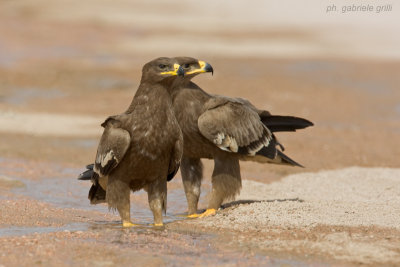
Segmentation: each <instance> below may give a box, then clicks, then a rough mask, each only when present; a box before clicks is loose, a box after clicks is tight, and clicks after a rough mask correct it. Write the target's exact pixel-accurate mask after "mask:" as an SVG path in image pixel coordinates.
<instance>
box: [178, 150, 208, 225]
mask: <svg viewBox="0 0 400 267" xmlns="http://www.w3.org/2000/svg"><path fill="white" fill-rule="evenodd" d="M181 174H182V182H183V187H184V189H185V194H186V199H187V203H188V217H189V218H195V217H191V216H192V215H196V214H197V205H198V203H199V198H200V187H201V180H202V178H203V164H202V163H201V160H200V159H192V158H186V157H182V161H181Z"/></svg>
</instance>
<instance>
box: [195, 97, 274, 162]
mask: <svg viewBox="0 0 400 267" xmlns="http://www.w3.org/2000/svg"><path fill="white" fill-rule="evenodd" d="M198 127H199V130H200V133H201V134H202V135H203V136H204V137H205V138H207V139H208V140H209V141H211V142H213V143H214V144H215V145H216V146H218V147H219V148H220V149H222V150H225V151H229V152H234V153H240V154H245V155H255V154H256V153H257V152H258V151H260V150H261V149H265V148H268V149H269V150H271V152H274V153H275V155H276V148H275V146H276V143H275V142H273V139H274V137H273V135H272V133H271V132H270V130H269V129H268V128H267V127H266V126H265V125H264V124H263V123H262V121H261V119H260V116H259V114H258V110H257V109H256V108H255V107H254V106H253V105H252V104H251V103H250V102H248V101H247V100H244V99H240V98H228V97H222V96H215V97H213V98H211V99H210V100H209V101H207V102H206V103H205V104H204V107H203V113H202V114H201V115H200V117H199V119H198ZM269 154H270V155H271V156H272V154H273V153H269Z"/></svg>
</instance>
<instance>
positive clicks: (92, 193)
mask: <svg viewBox="0 0 400 267" xmlns="http://www.w3.org/2000/svg"><path fill="white" fill-rule="evenodd" d="M88 199H89V200H90V204H99V203H105V202H106V191H105V190H104V189H103V188H102V187H101V186H100V184H99V183H96V184H92V187H90V190H89V195H88Z"/></svg>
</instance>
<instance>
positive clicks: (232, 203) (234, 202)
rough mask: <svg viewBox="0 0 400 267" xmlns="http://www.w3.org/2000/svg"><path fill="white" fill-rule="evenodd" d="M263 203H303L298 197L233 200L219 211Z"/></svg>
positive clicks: (223, 205)
mask: <svg viewBox="0 0 400 267" xmlns="http://www.w3.org/2000/svg"><path fill="white" fill-rule="evenodd" d="M263 202H300V203H301V202H304V200H303V199H300V198H298V197H296V198H282V199H266V200H251V199H243V200H235V201H232V202H229V203H225V204H222V205H221V209H227V208H231V207H234V206H239V205H244V204H252V203H263Z"/></svg>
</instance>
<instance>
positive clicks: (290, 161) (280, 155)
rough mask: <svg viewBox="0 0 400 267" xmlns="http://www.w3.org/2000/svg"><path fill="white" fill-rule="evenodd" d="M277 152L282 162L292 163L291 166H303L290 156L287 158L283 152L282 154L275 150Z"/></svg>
mask: <svg viewBox="0 0 400 267" xmlns="http://www.w3.org/2000/svg"><path fill="white" fill-rule="evenodd" d="M277 152H278V156H279V157H280V158H281V159H282V162H283V163H286V164H289V165H292V166H297V167H301V168H304V166H303V165H301V164H300V163H297V162H296V161H294V160H292V159H291V158H289V157H288V156H286V155H285V154H283V153H282V152H281V151H279V150H277Z"/></svg>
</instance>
